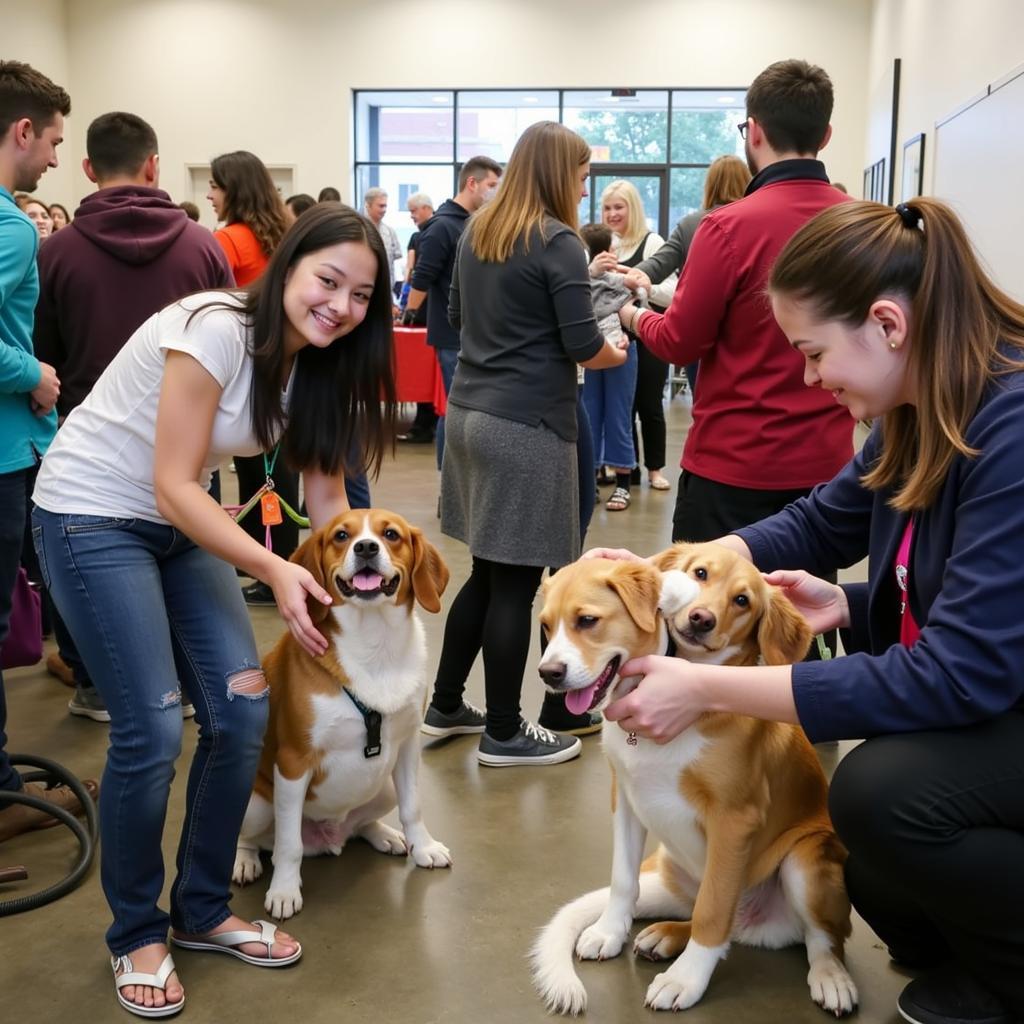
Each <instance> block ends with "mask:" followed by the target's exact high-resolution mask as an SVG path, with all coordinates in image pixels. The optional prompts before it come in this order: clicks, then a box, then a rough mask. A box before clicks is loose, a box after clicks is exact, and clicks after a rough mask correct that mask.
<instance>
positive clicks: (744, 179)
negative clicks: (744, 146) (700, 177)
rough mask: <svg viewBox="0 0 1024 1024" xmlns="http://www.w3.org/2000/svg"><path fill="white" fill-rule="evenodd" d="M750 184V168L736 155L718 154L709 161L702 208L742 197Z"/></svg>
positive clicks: (710, 207)
mask: <svg viewBox="0 0 1024 1024" xmlns="http://www.w3.org/2000/svg"><path fill="white" fill-rule="evenodd" d="M749 184H750V169H749V168H748V167H747V165H746V164H745V163H744V162H743V161H742V160H741V159H740V158H739V157H738V156H720V157H718V159H716V160H712V161H711V166H710V167H708V173H707V177H705V179H704V209H705V210H711V209H713V208H714V207H716V206H724V205H725V204H726V203H734V202H735V201H736V200H737V199H742V198H743V193H744V192H746V190H747V185H749Z"/></svg>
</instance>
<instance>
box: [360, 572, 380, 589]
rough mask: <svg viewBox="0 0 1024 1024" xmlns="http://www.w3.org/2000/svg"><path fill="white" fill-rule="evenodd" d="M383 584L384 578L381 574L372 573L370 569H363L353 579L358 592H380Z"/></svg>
mask: <svg viewBox="0 0 1024 1024" xmlns="http://www.w3.org/2000/svg"><path fill="white" fill-rule="evenodd" d="M383 582H384V577H383V576H381V575H380V574H379V573H375V572H370V570H369V569H363V570H362V571H361V572H357V573H356V574H355V576H353V577H352V586H354V587H355V588H356V590H379V589H380V585H381V584H382V583H383Z"/></svg>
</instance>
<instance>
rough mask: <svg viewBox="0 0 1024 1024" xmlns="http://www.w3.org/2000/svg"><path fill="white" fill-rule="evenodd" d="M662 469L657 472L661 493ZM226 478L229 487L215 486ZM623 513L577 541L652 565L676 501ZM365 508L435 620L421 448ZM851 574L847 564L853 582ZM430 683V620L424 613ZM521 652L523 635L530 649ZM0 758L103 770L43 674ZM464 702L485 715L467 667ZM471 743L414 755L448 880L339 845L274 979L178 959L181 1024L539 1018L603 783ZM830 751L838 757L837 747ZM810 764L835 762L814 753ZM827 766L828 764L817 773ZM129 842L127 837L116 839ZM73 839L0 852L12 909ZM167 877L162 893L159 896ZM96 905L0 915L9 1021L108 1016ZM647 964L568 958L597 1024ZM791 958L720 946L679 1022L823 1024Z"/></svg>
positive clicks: (883, 999)
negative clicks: (714, 965)
mask: <svg viewBox="0 0 1024 1024" xmlns="http://www.w3.org/2000/svg"><path fill="white" fill-rule="evenodd" d="M669 424H670V436H669V448H668V450H669V452H670V453H671V455H672V458H671V461H673V462H674V461H675V459H676V456H677V455H678V452H679V451H680V449H681V445H682V438H683V436H684V433H685V430H686V427H687V426H688V424H689V412H688V405H687V404H686V403H685V402H684V401H683V400H681V399H676V400H675V401H674V402H672V403H670V406H669ZM677 474H678V470H676V469H674V468H671V467H670V469H669V471H668V475H669V477H670V479H672V481H673V483H674V482H675V478H676V476H677ZM225 476H226V479H230V478H229V477H227V475H225ZM633 494H634V501H633V505H632V507H631V508H630V509H629V510H628V511H627V512H623V513H609V512H606V511H604V509H603V508H601V509H599V511H598V512H597V513H596V514H595V518H594V522H593V525H592V526H591V531H590V535H589V538H588V544H589V545H598V544H601V545H615V546H618V545H622V546H629V547H632V548H633V549H634V550H637V551H639V552H642V553H650V552H652V551H655V550H658V549H660V548H662V547H664V546H666V545H667V543H668V539H669V535H670V524H671V510H672V502H673V494H674V492H672V493H658V492H653V491H651V490H650V489H649V488H648V487H646V486H643V487H641V488H639V489H637V488H634V491H633ZM374 495H375V500H376V503H377V504H378V505H382V506H385V507H389V508H393V509H395V510H396V511H400V512H401V513H403V514H404V515H406V516H407V517H408V518H410V519H411V520H412V521H413V522H415V523H416V524H418V525H420V526H421V527H423V528H424V529H425V531H426V532H427V534H428V535H429V536H430V537H431V539H432V540H433V541H434V542H435V543H437V544H438V546H439V547H440V550H441V552H442V554H443V555H444V557H445V558H446V560H447V561H448V564H449V567H450V568H451V572H452V584H451V587H450V589H449V592H448V593H447V594H446V595H445V609H447V605H448V603H450V601H451V599H452V598H453V597H454V595H455V593H456V592H457V590H458V587H459V586H460V585H461V583H462V581H463V580H464V579H465V578H466V576H467V574H468V563H469V559H468V556H467V552H466V549H465V548H464V547H463V546H462V545H461V544H458V543H456V542H454V541H451V540H449V539H448V538H446V537H443V536H441V534H440V530H439V525H438V521H437V519H436V518H435V516H434V509H435V505H436V497H437V476H436V473H435V471H434V463H433V453H432V449H429V448H427V447H426V446H411V447H410V446H402V447H400V451H399V453H398V459H397V462H395V463H389V464H388V466H387V468H386V470H385V472H384V474H383V476H382V479H381V481H380V482H379V483H378V484H377V485H376V487H375V488H374ZM855 572H856V570H855ZM423 618H424V622H425V625H426V627H427V634H428V640H429V644H430V652H431V660H430V667H431V671H432V670H433V667H434V665H436V660H437V656H438V654H439V651H440V643H441V630H442V627H443V623H444V613H443V612H442V614H440V615H435V616H431V615H423ZM252 619H253V624H254V626H255V629H256V636H257V639H258V641H259V643H260V648H261V650H266V649H267V648H269V646H270V645H271V644H272V643H273V641H274V640H275V639H276V638H277V636H278V635H279V634H280V632H281V628H282V627H281V623H280V620H279V619H278V617H277V614H276V612H275V611H274V610H269V609H268V610H264V609H255V610H253V613H252ZM534 643H535V644H536V639H535V640H534ZM536 660H537V659H536V654H535V653H534V654H531V660H530V664H529V667H528V669H527V673H526V680H525V684H524V687H523V690H524V693H523V698H524V699H523V707H524V711H525V712H526V713H527V714H528V715H535V714H536V713H537V710H538V708H539V704H540V699H541V688H540V683H539V680H538V679H537V677H536V674H535V673H534V672H533V666H534V665H535V664H536ZM5 681H6V685H7V697H8V710H9V716H8V723H9V733H10V741H9V750H10V751H12V752H18V751H26V752H31V753H35V754H41V755H43V756H48V757H53V758H56V759H57V760H59V761H61V762H63V763H64V764H66V765H67V766H68V767H70V768H71V769H72V770H74V771H75V772H76V773H77V774H78V775H80V776H82V777H87V776H93V777H97V778H98V777H99V776H100V774H101V773H102V770H103V762H104V755H105V746H106V728H105V726H103V725H100V724H97V723H94V722H91V721H89V720H87V719H77V718H72V717H71V716H69V715H68V714H67V711H66V709H65V705H66V703H67V701H68V698H69V695H70V691H69V690H67V689H66V688H65V687H63V686H62V685H61V684H60V683H58V682H57V681H56V680H54V679H53V678H51V677H50V676H48V675H46V674H45V672H44V671H43V669H42V667H41V666H39V667H36V668H32V669H20V670H17V671H14V672H10V673H7V674H6V675H5ZM468 696H469V698H470V699H471V700H474V701H476V702H477V703H479V704H482V703H483V680H482V675H481V669H480V668H479V666H478V667H477V669H476V670H475V671H474V674H473V677H472V679H471V682H470V687H469V691H468ZM185 734H186V740H185V745H186V751H185V754H184V755H183V760H182V770H181V771H180V772H179V775H178V778H177V780H176V781H175V783H174V790H173V794H172V799H171V806H170V812H169V821H168V828H167V831H166V836H167V838H166V841H165V853H166V859H167V863H168V864H169V865H173V858H174V849H175V845H176V842H177V835H178V830H179V828H180V825H181V816H182V803H183V794H184V778H185V774H186V769H187V764H188V760H187V759H188V758H189V757H190V756H191V751H192V747H193V745H194V742H195V726H193V725H191V724H188V723H186V727H185ZM475 743H476V741H475V739H474V738H472V737H461V738H457V739H453V740H448V741H444V740H442V741H433V742H425V743H424V749H423V771H422V790H423V804H424V812H425V819H426V821H427V824H428V826H429V827H430V829H431V831H432V832H433V834H434V835H435V836H436V837H437V838H438V839H440V840H442V841H443V842H445V843H446V844H447V845H448V846H449V847H450V848H451V850H452V852H453V857H454V862H455V863H454V866H453V868H452V869H451V870H450V871H433V872H431V871H424V870H422V869H418V868H415V867H413V866H412V865H410V864H408V863H406V862H405V861H404V860H399V859H395V858H390V857H386V856H383V855H381V854H378V853H375V852H374V851H373V850H371V849H370V848H369V847H368V846H366V845H365V844H362V843H359V842H355V843H353V844H352V845H351V846H350V847H349V848H348V849H346V850H345V852H344V854H343V855H342V856H341V858H340V859H335V858H325V859H319V860H311V861H307V862H306V864H305V866H304V872H303V874H304V883H305V884H304V890H303V891H304V894H305V899H306V906H305V909H304V910H303V911H302V913H301V914H300V915H298V916H297V917H296V918H294V919H292V920H291V921H289V922H288V927H289V929H291V930H292V931H293V932H294V934H295V935H297V936H298V937H299V938H300V939H301V940H302V942H303V944H304V946H305V955H304V957H303V960H302V962H301V963H300V964H298V965H297V966H296V967H295V968H292V969H290V970H287V971H280V972H278V971H266V970H258V969H256V968H252V967H248V966H246V965H244V964H241V963H239V962H238V961H234V960H229V959H228V958H226V957H214V956H209V955H200V954H194V953H188V952H184V951H180V950H179V951H177V952H176V953H175V958H176V963H177V965H178V970H179V974H180V976H181V979H182V982H183V984H184V985H185V988H186V991H187V994H188V995H187V998H188V1005H187V1006H186V1009H185V1011H184V1014H183V1016H182V1018H181V1019H187V1020H190V1021H193V1022H195V1024H205V1022H214V1021H216V1022H218V1024H223V1022H234V1021H267V1020H270V1021H275V1020H296V1021H302V1022H303V1024H320V1022H324V1024H327V1022H330V1024H337V1022H339V1021H344V1022H346V1024H362V1022H374V1024H379V1022H391V1021H402V1022H408V1024H440V1022H452V1024H468V1022H475V1021H478V1020H479V1019H480V1018H481V1017H486V1019H487V1020H488V1021H489V1022H490V1024H512V1022H515V1024H529V1022H540V1021H543V1020H549V1019H550V1018H549V1017H548V1016H547V1014H546V1013H545V1011H544V1009H543V1007H542V1005H541V1004H540V1002H539V1000H538V999H537V997H536V995H535V994H534V992H533V989H532V987H531V984H530V977H529V972H528V970H527V964H526V959H525V955H526V952H527V950H528V948H529V946H530V943H531V941H532V939H533V936H534V934H535V932H536V930H537V929H538V928H539V927H540V926H541V925H543V924H544V923H546V921H547V920H548V919H549V918H550V916H551V915H552V914H553V913H554V911H555V909H557V908H558V907H559V906H560V905H561V904H563V903H564V902H566V901H568V900H569V899H571V898H573V897H575V896H577V895H580V894H582V893H583V892H586V891H589V890H590V889H594V888H598V887H601V886H604V885H607V883H608V877H609V868H610V863H611V829H610V811H609V806H608V792H609V772H608V768H607V765H606V763H605V761H604V758H603V757H602V756H601V751H600V747H599V738H598V737H590V738H586V739H585V740H584V753H583V756H582V757H581V758H579V759H578V760H576V761H573V762H570V763H568V764H564V765H557V766H550V767H543V768H510V769H500V770H497V769H487V768H482V767H480V766H479V765H478V764H477V762H476V759H475ZM846 746H847V745H843V746H842V747H841V748H840V752H841V751H842V750H843V749H845V748H846ZM822 756H823V759H824V760H825V761H826V769H831V767H833V766H834V761H835V758H836V756H838V752H837V751H835V750H834V749H833V750H832V751H828V750H826V751H824V752H823V755H822ZM830 760H831V762H832V763H831V764H830V763H829V761H830ZM122 841H123V842H125V843H131V842H132V836H131V834H130V833H126V834H125V835H124V836H123V837H122ZM73 854H74V841H73V839H72V838H71V837H70V836H69V835H68V834H67V832H66V831H64V830H59V831H50V832H43V833H36V834H35V835H31V836H25V837H20V838H18V839H16V840H12V841H10V842H8V843H6V844H4V845H3V846H2V847H0V865H10V864H14V863H19V862H20V863H24V864H26V865H27V866H28V867H29V869H30V871H31V873H32V878H31V880H30V883H28V884H26V883H20V884H19V885H17V886H7V887H0V898H2V899H9V898H12V897H14V896H15V895H18V894H21V893H25V892H27V891H29V889H30V887H31V889H32V890H33V891H34V890H38V889H41V888H43V887H44V886H46V885H50V884H52V883H53V882H54V881H56V880H57V879H58V878H60V877H62V876H63V874H64V873H65V872H66V871H67V870H68V869H69V866H70V864H71V863H72V861H71V858H72V857H73ZM169 884H170V880H168V886H169ZM264 890H265V879H261V880H260V881H259V882H257V883H256V884H255V885H254V886H251V887H249V888H247V889H245V890H242V891H240V892H239V893H238V894H237V896H236V897H235V899H234V901H233V903H232V906H233V908H234V909H235V910H236V912H238V913H240V914H242V915H243V916H246V915H247V916H250V917H259V916H265V915H264V911H263V905H262V904H263V895H264ZM108 921H109V912H108V909H107V906H106V903H105V902H104V900H103V896H102V894H101V892H100V887H99V880H98V865H97V866H94V867H93V870H92V872H91V874H90V876H89V878H88V879H87V881H86V882H85V883H84V884H83V885H82V886H81V887H80V888H79V889H78V890H77V891H76V892H75V893H73V894H71V895H70V896H67V897H65V898H64V899H62V900H60V901H58V902H57V903H54V904H51V905H50V906H48V907H45V908H43V909H40V910H36V911H33V912H30V913H26V914H21V915H17V916H14V917H9V918H5V919H3V920H2V922H0V939H2V948H3V957H2V959H3V965H2V968H0V993H2V995H0V1005H2V1007H3V1017H4V1018H5V1019H7V1020H11V1021H14V1020H25V1021H32V1022H34V1024H50V1022H57V1021H66V1020H79V1021H100V1022H105V1021H123V1020H127V1019H128V1017H127V1016H126V1015H125V1013H124V1011H123V1010H121V1009H120V1008H119V1007H118V1006H117V1004H116V1002H115V998H114V990H113V984H112V980H111V974H110V970H109V967H108V964H107V960H106V956H105V949H104V945H103V932H104V930H105V928H106V927H107V923H108ZM847 954H848V955H847V960H848V963H849V967H850V971H851V973H852V974H853V977H854V979H855V981H856V983H857V985H858V988H859V990H860V995H861V1008H860V1011H859V1015H858V1019H859V1020H860V1021H863V1022H865V1024H868V1022H870V1024H876V1022H893V1021H896V1020H898V1019H899V1018H898V1016H897V1014H896V1010H895V999H896V996H897V994H898V992H899V991H900V989H901V988H902V986H903V985H904V984H905V982H906V978H905V976H903V975H901V974H900V973H898V972H897V971H896V970H894V969H893V968H892V967H891V966H890V964H889V961H888V958H887V956H886V954H885V951H884V949H883V948H882V947H881V946H880V944H879V942H878V940H877V939H876V938H875V936H874V935H873V934H872V933H871V932H870V930H869V929H868V928H867V927H866V926H865V925H864V923H863V922H862V921H860V920H859V919H855V923H854V934H853V938H852V940H851V942H850V943H849V945H848V947H847ZM660 969H662V968H659V967H658V966H657V965H655V964H651V963H647V962H644V961H638V960H635V959H634V958H633V956H632V955H630V954H624V955H622V956H621V957H619V958H618V959H617V960H614V961H609V962H606V963H601V964H584V965H582V966H581V967H580V970H579V973H580V976H581V977H582V979H583V981H584V983H585V984H586V987H587V990H588V993H589V997H590V1009H589V1010H588V1012H587V1019H588V1020H590V1021H593V1022H594V1024H605V1022H621V1021H636V1020H643V1019H653V1014H652V1013H651V1012H650V1011H646V1010H645V1009H644V1008H643V997H644V992H645V990H646V987H647V985H648V983H649V982H650V980H651V979H652V978H653V976H654V975H655V974H656V973H658V971H659V970H660ZM806 973H807V966H806V960H805V957H804V952H803V949H802V947H799V948H793V949H789V950H784V951H781V952H768V951H763V950H751V949H746V948H743V947H736V948H734V950H733V951H732V953H731V954H730V956H729V958H728V959H727V960H726V961H725V962H723V963H722V964H721V965H720V966H719V968H718V970H717V971H716V973H715V975H714V978H713V979H712V982H711V985H710V987H709V989H708V992H707V994H706V995H705V997H704V999H703V1001H702V1002H700V1003H698V1004H697V1006H695V1007H694V1008H693V1009H691V1010H689V1011H687V1015H688V1019H689V1020H692V1021H693V1022H694V1024H710V1022H715V1024H724V1022H726V1021H729V1022H732V1021H737V1020H740V1021H758V1022H760V1021H771V1022H776V1021H778V1022H783V1021H785V1022H800V1021H807V1022H812V1021H821V1020H823V1019H824V1017H823V1015H822V1011H821V1010H819V1009H818V1008H817V1007H816V1006H815V1005H814V1004H813V1003H812V1002H811V1001H810V999H809V997H808V994H807V986H806V984H805V980H804V979H805V975H806Z"/></svg>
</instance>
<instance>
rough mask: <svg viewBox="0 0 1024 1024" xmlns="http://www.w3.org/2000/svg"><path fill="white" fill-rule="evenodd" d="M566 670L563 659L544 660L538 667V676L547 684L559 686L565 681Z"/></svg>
mask: <svg viewBox="0 0 1024 1024" xmlns="http://www.w3.org/2000/svg"><path fill="white" fill-rule="evenodd" d="M566 672H567V667H566V664H565V662H564V661H546V662H544V663H543V664H542V665H541V667H540V677H541V679H543V680H544V682H545V683H547V684H548V686H561V685H562V684H563V683H564V682H565V676H566Z"/></svg>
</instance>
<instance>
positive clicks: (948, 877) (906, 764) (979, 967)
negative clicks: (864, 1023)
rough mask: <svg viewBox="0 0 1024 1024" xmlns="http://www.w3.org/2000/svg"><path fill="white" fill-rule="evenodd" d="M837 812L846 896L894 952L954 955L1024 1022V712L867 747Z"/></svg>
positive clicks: (842, 768) (838, 779)
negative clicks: (846, 858) (846, 856)
mask: <svg viewBox="0 0 1024 1024" xmlns="http://www.w3.org/2000/svg"><path fill="white" fill-rule="evenodd" d="M830 809H831V813H832V821H833V823H834V825H835V828H836V831H837V832H838V833H839V837H840V838H841V839H842V840H843V842H844V843H845V844H846V847H847V849H848V850H849V851H850V859H849V861H848V862H847V866H846V883H847V887H848V889H849V892H850V898H851V900H852V901H853V905H854V906H855V907H856V908H857V911H858V912H859V913H860V915H861V916H862V917H863V918H864V919H865V920H866V921H867V922H868V924H870V925H871V927H872V928H873V929H874V930H875V931H876V932H877V933H878V935H879V937H880V938H881V939H882V940H883V941H884V942H885V943H886V944H887V945H888V947H889V951H890V953H891V954H892V955H893V956H894V957H895V958H896V959H898V960H901V961H903V962H905V963H907V964H910V965H916V966H925V965H929V964H941V963H942V962H943V961H944V960H948V959H950V958H952V959H954V960H956V961H957V962H958V963H959V964H960V965H961V966H962V967H964V968H966V969H967V970H968V971H970V972H971V973H972V974H973V975H974V976H975V977H976V978H977V979H978V980H979V981H980V982H981V983H982V984H984V985H985V986H987V987H988V988H990V989H991V990H992V991H993V992H995V993H996V994H997V995H998V996H1000V997H1001V998H1002V999H1003V1000H1004V1001H1005V1002H1006V1003H1008V1004H1009V1006H1010V1007H1011V1009H1012V1010H1013V1011H1014V1013H1015V1015H1016V1016H1019V1017H1024V712H1020V711H1011V712H1007V713H1006V714H1004V715H1002V716H1000V717H999V718H996V719H994V720H992V721H990V722H986V723H983V724H981V725H975V726H969V727H966V728H961V729H950V730H945V731H941V732H920V733H909V734H905V735H894V736H883V737H879V738H876V739H872V740H868V741H867V742H865V743H863V744H861V745H860V746H859V747H856V748H855V749H854V750H853V751H852V752H851V753H850V754H848V755H847V756H846V757H845V758H844V759H843V760H842V761H841V762H840V763H839V766H838V768H837V769H836V772H835V776H834V778H833V780H832V789H831V796H830Z"/></svg>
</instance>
